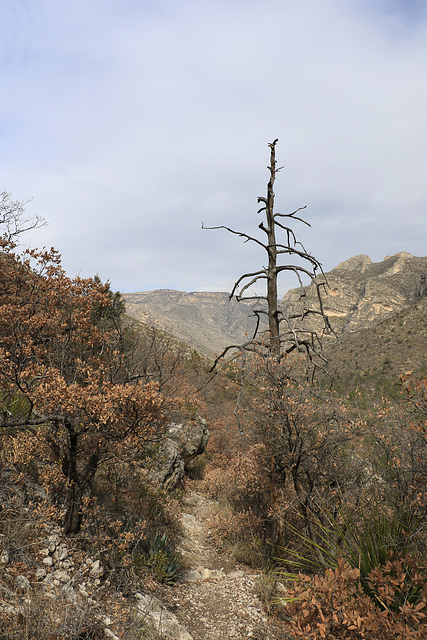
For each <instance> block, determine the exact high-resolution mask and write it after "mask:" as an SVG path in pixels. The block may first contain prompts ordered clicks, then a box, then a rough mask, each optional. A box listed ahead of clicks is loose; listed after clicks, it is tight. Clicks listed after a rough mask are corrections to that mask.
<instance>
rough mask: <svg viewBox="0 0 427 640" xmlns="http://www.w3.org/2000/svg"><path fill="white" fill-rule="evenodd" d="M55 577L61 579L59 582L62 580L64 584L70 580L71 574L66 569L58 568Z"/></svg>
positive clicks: (54, 573)
mask: <svg viewBox="0 0 427 640" xmlns="http://www.w3.org/2000/svg"><path fill="white" fill-rule="evenodd" d="M53 579H54V580H59V582H62V584H65V583H66V582H69V581H70V576H69V575H68V573H67V572H66V571H63V570H62V569H57V570H56V571H54V572H53Z"/></svg>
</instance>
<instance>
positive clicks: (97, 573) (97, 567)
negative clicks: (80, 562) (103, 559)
mask: <svg viewBox="0 0 427 640" xmlns="http://www.w3.org/2000/svg"><path fill="white" fill-rule="evenodd" d="M103 573H104V569H103V568H102V566H101V563H100V561H99V560H95V562H94V563H93V564H92V566H91V568H90V569H89V575H91V576H92V578H101V577H102V575H103Z"/></svg>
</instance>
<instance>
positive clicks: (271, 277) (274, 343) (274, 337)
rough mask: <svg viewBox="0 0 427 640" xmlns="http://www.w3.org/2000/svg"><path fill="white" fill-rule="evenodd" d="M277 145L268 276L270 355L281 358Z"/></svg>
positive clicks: (273, 157) (269, 207) (270, 189)
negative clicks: (275, 186)
mask: <svg viewBox="0 0 427 640" xmlns="http://www.w3.org/2000/svg"><path fill="white" fill-rule="evenodd" d="M276 143H277V140H275V141H274V142H272V143H271V144H269V147H270V166H269V169H270V180H269V181H268V186H267V202H266V218H267V238H268V245H267V248H268V275H267V305H268V326H269V330H270V353H271V355H273V356H277V357H279V356H280V326H279V325H280V322H279V313H278V303H277V270H276V266H277V243H276V230H275V224H274V181H275V179H276Z"/></svg>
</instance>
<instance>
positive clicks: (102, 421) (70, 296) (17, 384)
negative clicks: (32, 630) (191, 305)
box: [0, 238, 167, 534]
mask: <svg viewBox="0 0 427 640" xmlns="http://www.w3.org/2000/svg"><path fill="white" fill-rule="evenodd" d="M12 246H13V245H12ZM1 247H2V253H1V254H0V255H1V258H0V263H1V264H0V266H1V270H0V394H1V395H0V433H3V434H7V435H9V434H12V435H14V434H23V437H22V439H21V445H25V444H26V443H27V445H28V446H30V445H29V444H28V443H29V441H30V440H34V439H36V440H37V441H38V443H39V456H38V458H39V460H41V459H44V465H45V466H51V467H52V469H55V470H56V471H57V475H58V480H59V479H60V477H61V475H62V481H63V485H64V486H63V491H64V498H63V500H64V502H63V507H64V510H65V516H64V530H65V532H66V533H67V534H69V533H76V532H77V531H78V530H79V528H80V526H81V522H82V506H83V499H84V496H85V494H87V493H88V492H89V491H90V490H91V488H92V485H93V482H94V479H95V475H96V473H97V471H98V468H99V466H100V465H101V464H103V463H105V462H106V461H108V460H109V459H111V458H117V457H120V456H126V455H127V453H129V455H131V454H135V453H138V452H142V451H143V450H144V447H145V446H146V445H147V444H148V443H151V442H153V441H156V440H158V439H159V437H161V434H162V428H163V426H164V425H165V413H164V409H165V408H166V406H167V399H166V398H165V397H164V395H162V394H161V393H160V392H159V389H158V385H157V384H156V383H155V382H148V383H147V382H146V381H143V380H141V376H140V375H139V372H138V369H137V368H136V366H135V363H133V362H132V360H131V359H128V358H127V357H126V355H127V354H126V352H125V350H124V346H125V345H126V344H129V342H128V341H127V340H126V339H125V336H124V333H123V331H124V330H123V325H122V323H121V322H120V316H121V311H122V308H121V305H120V301H119V300H118V299H117V296H115V295H113V294H112V293H111V291H110V288H109V285H108V284H107V285H104V284H102V283H101V282H100V280H99V278H94V279H93V278H88V279H82V278H74V279H71V278H68V277H67V276H66V274H65V273H64V271H63V269H62V268H61V265H60V257H59V254H58V253H57V252H56V251H54V250H51V251H41V252H38V251H34V250H26V251H24V252H23V253H22V254H21V255H18V254H16V253H14V252H13V250H12V248H11V244H10V242H9V240H8V239H7V238H3V240H2V241H1ZM15 437H18V436H16V435H15ZM18 439H19V438H18Z"/></svg>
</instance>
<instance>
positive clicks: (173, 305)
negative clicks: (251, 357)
mask: <svg viewBox="0 0 427 640" xmlns="http://www.w3.org/2000/svg"><path fill="white" fill-rule="evenodd" d="M123 297H124V299H125V303H126V311H127V313H128V314H129V315H130V316H131V317H132V318H135V319H136V320H140V321H141V322H144V323H146V324H149V325H154V326H156V327H159V328H161V329H165V330H166V331H168V332H169V333H171V334H172V335H174V336H175V337H176V338H178V339H179V340H181V341H182V342H185V343H186V344H188V345H189V346H190V347H192V348H193V349H196V350H197V351H199V352H200V353H202V354H203V355H206V356H208V357H210V358H212V357H214V356H215V355H216V354H218V353H219V352H221V351H222V350H223V349H224V348H225V347H226V346H228V345H229V344H240V343H241V342H243V341H244V340H245V337H246V336H247V335H248V336H252V334H253V332H254V330H255V327H256V318H255V316H254V314H253V311H252V307H253V306H254V305H253V303H252V304H250V303H244V302H237V301H236V300H235V299H233V300H230V299H229V294H228V293H225V292H193V293H186V292H183V291H175V290H172V289H156V290H155V291H141V292H138V293H124V294H123Z"/></svg>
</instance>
